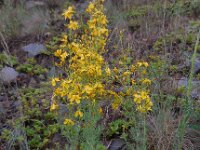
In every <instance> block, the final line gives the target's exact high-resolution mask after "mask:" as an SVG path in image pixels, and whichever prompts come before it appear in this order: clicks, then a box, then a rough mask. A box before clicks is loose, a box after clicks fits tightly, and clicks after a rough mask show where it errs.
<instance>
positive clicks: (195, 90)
mask: <svg viewBox="0 0 200 150" xmlns="http://www.w3.org/2000/svg"><path fill="white" fill-rule="evenodd" d="M176 82H177V88H182V87H185V88H187V87H188V78H185V77H183V78H181V79H180V80H178V81H176ZM191 96H192V98H195V99H200V81H197V80H193V81H192V91H191Z"/></svg>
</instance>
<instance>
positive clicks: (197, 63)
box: [194, 58, 200, 73]
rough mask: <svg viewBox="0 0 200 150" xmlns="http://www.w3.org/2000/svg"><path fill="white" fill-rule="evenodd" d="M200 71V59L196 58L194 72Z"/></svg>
mask: <svg viewBox="0 0 200 150" xmlns="http://www.w3.org/2000/svg"><path fill="white" fill-rule="evenodd" d="M199 72H200V60H199V59H198V58H196V59H195V64H194V73H199Z"/></svg>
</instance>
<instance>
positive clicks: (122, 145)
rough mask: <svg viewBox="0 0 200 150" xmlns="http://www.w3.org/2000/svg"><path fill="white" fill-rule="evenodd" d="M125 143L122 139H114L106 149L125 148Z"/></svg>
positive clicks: (119, 149) (118, 149) (120, 149)
mask: <svg viewBox="0 0 200 150" xmlns="http://www.w3.org/2000/svg"><path fill="white" fill-rule="evenodd" d="M125 149H126V143H125V142H124V140H122V139H114V140H113V141H112V143H111V145H110V146H109V148H108V150H125Z"/></svg>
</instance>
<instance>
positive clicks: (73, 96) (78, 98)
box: [69, 95, 81, 104]
mask: <svg viewBox="0 0 200 150" xmlns="http://www.w3.org/2000/svg"><path fill="white" fill-rule="evenodd" d="M69 98H70V102H74V101H75V102H76V103H77V104H79V103H80V100H81V97H80V96H79V95H72V96H71V97H69Z"/></svg>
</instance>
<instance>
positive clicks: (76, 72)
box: [51, 0, 153, 136]
mask: <svg viewBox="0 0 200 150" xmlns="http://www.w3.org/2000/svg"><path fill="white" fill-rule="evenodd" d="M102 2H103V0H96V1H93V2H90V3H89V5H88V7H87V8H86V13H87V14H88V15H89V19H88V20H86V21H83V22H79V21H77V20H75V18H76V17H75V15H76V12H75V8H74V7H71V6H70V7H69V8H68V9H67V10H66V11H64V13H63V16H64V18H65V19H67V20H68V21H67V22H68V24H66V28H67V31H68V32H67V33H64V34H63V36H62V39H61V42H62V43H61V44H60V46H59V48H58V50H56V51H55V53H54V55H55V57H57V58H58V59H59V61H58V62H56V66H58V67H61V68H63V70H65V71H66V74H67V77H65V78H63V77H61V76H60V77H55V78H53V79H52V86H53V87H54V92H53V97H52V106H51V111H56V110H57V109H59V103H65V105H66V107H67V108H68V110H69V112H68V114H66V116H65V118H64V119H63V124H64V125H66V126H75V127H74V129H75V130H76V129H77V130H76V132H80V130H81V129H84V128H92V127H93V128H94V127H95V122H97V121H98V119H97V118H99V117H98V116H101V115H102V113H103V110H102V108H101V107H100V106H99V105H98V101H100V100H105V99H108V100H110V102H111V106H112V108H113V109H114V110H117V109H118V108H119V107H120V106H121V105H122V104H123V102H125V101H127V99H130V100H131V103H132V105H133V110H137V111H139V112H140V113H147V112H148V111H149V110H151V108H152V105H153V104H152V102H151V99H150V96H149V90H148V87H149V85H150V84H151V81H150V80H149V79H148V78H146V77H145V76H146V72H147V68H148V63H147V62H144V61H140V62H137V63H136V65H132V66H125V67H123V68H117V67H114V68H110V67H109V65H107V63H106V62H105V60H104V57H103V54H104V53H105V52H106V49H105V46H106V44H107V43H106V42H107V38H108V33H109V31H108V29H107V23H108V21H107V18H106V16H105V15H104V7H103V3H102ZM66 64H67V67H66ZM121 64H123V62H121ZM114 82H118V83H119V86H118V87H117V88H122V90H116V89H115V85H113V83H114ZM59 100H61V101H59ZM83 108H84V109H83ZM99 110H101V111H99ZM88 112H90V114H88ZM85 113H86V114H88V115H89V116H91V117H90V118H88V116H87V115H85ZM92 120H95V121H92ZM84 124H87V125H88V127H86V126H85V125H84ZM92 124H93V125H92ZM91 125H92V127H91ZM82 132H84V130H83V131H82ZM77 136H78V134H77Z"/></svg>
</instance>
